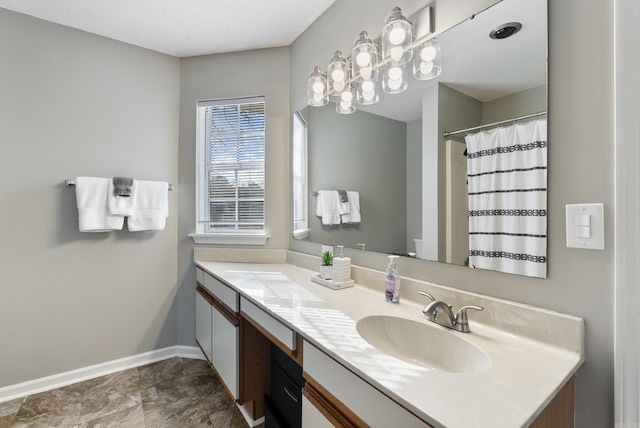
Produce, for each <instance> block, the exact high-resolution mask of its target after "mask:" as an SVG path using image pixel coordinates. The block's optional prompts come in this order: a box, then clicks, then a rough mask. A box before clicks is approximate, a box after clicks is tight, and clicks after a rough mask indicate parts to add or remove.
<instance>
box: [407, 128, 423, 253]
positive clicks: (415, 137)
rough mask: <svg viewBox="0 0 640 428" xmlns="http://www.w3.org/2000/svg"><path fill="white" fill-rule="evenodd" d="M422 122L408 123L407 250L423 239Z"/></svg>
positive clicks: (413, 250)
mask: <svg viewBox="0 0 640 428" xmlns="http://www.w3.org/2000/svg"><path fill="white" fill-rule="evenodd" d="M420 213H422V120H421V119H418V120H414V121H413V122H409V123H407V243H406V246H407V249H408V251H410V252H415V251H416V249H415V244H414V242H413V240H414V238H421V237H422V216H421V215H420Z"/></svg>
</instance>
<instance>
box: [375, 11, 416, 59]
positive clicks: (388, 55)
mask: <svg viewBox="0 0 640 428" xmlns="http://www.w3.org/2000/svg"><path fill="white" fill-rule="evenodd" d="M385 22H386V24H385V25H384V27H383V28H382V36H381V39H382V59H383V61H384V63H385V64H387V65H389V66H402V65H405V64H406V63H408V62H409V61H411V57H412V55H413V49H412V43H413V27H412V25H411V23H410V22H409V21H407V18H405V17H404V15H403V14H402V10H400V8H399V7H394V8H393V11H392V12H391V13H390V14H389V15H387V18H386V19H385Z"/></svg>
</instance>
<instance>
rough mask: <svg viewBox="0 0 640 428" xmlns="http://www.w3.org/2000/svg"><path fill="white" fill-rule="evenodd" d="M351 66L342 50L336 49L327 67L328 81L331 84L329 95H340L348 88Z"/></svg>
mask: <svg viewBox="0 0 640 428" xmlns="http://www.w3.org/2000/svg"><path fill="white" fill-rule="evenodd" d="M350 74H351V73H350V67H348V63H347V60H346V59H345V57H344V56H343V55H342V52H340V51H335V53H334V54H333V56H332V57H331V59H330V60H329V66H328V67H327V81H328V84H329V95H336V96H339V95H340V94H341V93H342V91H344V90H345V89H347V84H348V82H349V80H350V79H351V76H350Z"/></svg>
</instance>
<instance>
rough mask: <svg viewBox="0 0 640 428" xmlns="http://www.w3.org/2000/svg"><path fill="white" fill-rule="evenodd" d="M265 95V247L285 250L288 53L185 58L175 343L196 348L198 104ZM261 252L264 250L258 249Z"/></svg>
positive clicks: (287, 225)
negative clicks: (210, 100)
mask: <svg viewBox="0 0 640 428" xmlns="http://www.w3.org/2000/svg"><path fill="white" fill-rule="evenodd" d="M256 95H264V96H265V101H266V124H267V125H266V126H267V128H266V168H267V175H266V178H265V185H266V201H267V202H266V207H265V210H266V218H265V220H266V224H267V226H266V228H267V231H268V232H269V233H270V234H271V238H270V239H269V240H268V241H267V244H266V248H274V249H285V248H287V238H288V236H289V231H290V229H291V228H290V224H291V221H290V219H291V215H290V210H289V144H290V140H291V139H290V113H291V109H290V107H289V49H288V48H274V49H261V50H254V51H247V52H238V53H229V54H219V55H208V56H200V57H193V58H184V59H182V61H181V67H180V153H179V169H180V187H181V188H182V189H184V191H183V192H180V200H179V206H180V213H179V226H178V285H179V290H178V298H177V305H178V343H179V344H181V345H195V316H194V310H195V281H196V278H195V268H194V266H193V248H194V244H193V240H192V239H191V238H190V237H188V236H187V234H188V233H191V232H195V218H196V217H195V216H196V214H195V206H196V201H195V190H194V189H195V174H196V173H195V161H196V151H195V143H196V134H195V130H196V128H195V126H196V101H197V100H206V99H215V98H230V97H243V96H256ZM260 248H262V247H260Z"/></svg>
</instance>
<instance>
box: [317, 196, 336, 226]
mask: <svg viewBox="0 0 640 428" xmlns="http://www.w3.org/2000/svg"><path fill="white" fill-rule="evenodd" d="M339 198H340V197H339V196H338V191H337V190H318V197H317V198H316V203H317V205H316V216H318V217H321V218H322V224H324V225H327V226H331V225H335V224H340V211H339V208H338V207H339V204H340V199H339Z"/></svg>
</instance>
